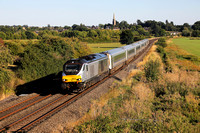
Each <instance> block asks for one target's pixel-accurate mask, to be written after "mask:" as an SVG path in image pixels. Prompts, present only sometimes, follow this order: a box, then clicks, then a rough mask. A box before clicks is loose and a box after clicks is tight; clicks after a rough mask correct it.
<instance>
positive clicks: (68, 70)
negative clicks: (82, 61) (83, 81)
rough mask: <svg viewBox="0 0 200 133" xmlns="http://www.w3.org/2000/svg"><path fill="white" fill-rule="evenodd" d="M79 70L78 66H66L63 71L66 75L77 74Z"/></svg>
mask: <svg viewBox="0 0 200 133" xmlns="http://www.w3.org/2000/svg"><path fill="white" fill-rule="evenodd" d="M80 69H81V66H80V65H79V64H66V65H65V67H64V71H65V73H66V74H67V75H74V74H77V73H78V72H79V71H80Z"/></svg>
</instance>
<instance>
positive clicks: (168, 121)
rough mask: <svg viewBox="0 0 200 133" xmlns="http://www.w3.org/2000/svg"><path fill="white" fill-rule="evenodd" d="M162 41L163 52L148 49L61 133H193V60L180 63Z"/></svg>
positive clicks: (197, 94)
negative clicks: (138, 61)
mask: <svg viewBox="0 0 200 133" xmlns="http://www.w3.org/2000/svg"><path fill="white" fill-rule="evenodd" d="M164 41H165V39H164ZM165 42H166V43H167V45H166V47H162V46H161V45H154V46H153V47H152V49H151V50H150V52H149V53H148V55H147V56H146V57H145V58H144V60H143V62H140V63H139V64H138V68H140V69H135V70H133V71H132V72H131V74H130V75H129V76H128V77H127V78H126V79H124V80H123V81H122V82H118V83H116V84H115V86H112V87H111V89H110V92H109V93H107V94H105V95H104V96H103V97H101V98H100V99H99V100H98V101H95V102H94V103H93V105H92V107H91V109H90V111H89V112H88V113H87V114H86V115H85V116H84V117H83V118H81V119H80V120H79V121H78V122H75V123H70V124H68V125H67V127H68V130H67V131H66V132H69V131H73V132H199V130H200V124H199V122H200V115H199V114H200V108H199V104H200V73H199V69H198V67H199V66H197V65H196V63H198V61H192V60H190V59H187V58H186V59H180V58H179V55H184V54H183V53H182V50H181V49H179V48H178V47H176V46H175V45H174V44H173V43H171V39H169V40H167V41H165ZM159 43H160V42H158V43H157V44H159ZM159 47H162V50H160V48H159ZM158 49H159V50H158ZM157 51H158V52H157ZM163 55H165V56H163ZM166 60H167V61H166ZM166 62H167V64H169V66H170V67H171V70H170V71H166V67H168V65H167V64H166ZM184 63H190V65H191V66H185V65H184ZM158 64H160V65H158ZM149 71H151V73H150V72H149Z"/></svg>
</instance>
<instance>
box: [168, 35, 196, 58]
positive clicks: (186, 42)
mask: <svg viewBox="0 0 200 133" xmlns="http://www.w3.org/2000/svg"><path fill="white" fill-rule="evenodd" d="M172 41H173V43H174V44H176V45H177V46H178V47H180V48H181V49H184V50H186V51H187V52H189V53H191V54H193V55H196V56H199V57H200V40H190V39H189V38H176V39H173V40H172Z"/></svg>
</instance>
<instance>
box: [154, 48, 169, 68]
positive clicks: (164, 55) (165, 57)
mask: <svg viewBox="0 0 200 133" xmlns="http://www.w3.org/2000/svg"><path fill="white" fill-rule="evenodd" d="M156 50H157V52H158V53H159V54H160V56H161V59H162V62H163V63H164V65H165V71H166V72H172V66H171V64H170V63H169V57H168V55H167V52H166V51H165V49H164V48H163V47H162V46H158V47H157V49H156Z"/></svg>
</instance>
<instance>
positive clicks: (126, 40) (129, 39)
mask: <svg viewBox="0 0 200 133" xmlns="http://www.w3.org/2000/svg"><path fill="white" fill-rule="evenodd" d="M120 42H121V44H131V43H133V42H134V37H133V32H132V31H131V30H124V31H122V33H121V34H120Z"/></svg>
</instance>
